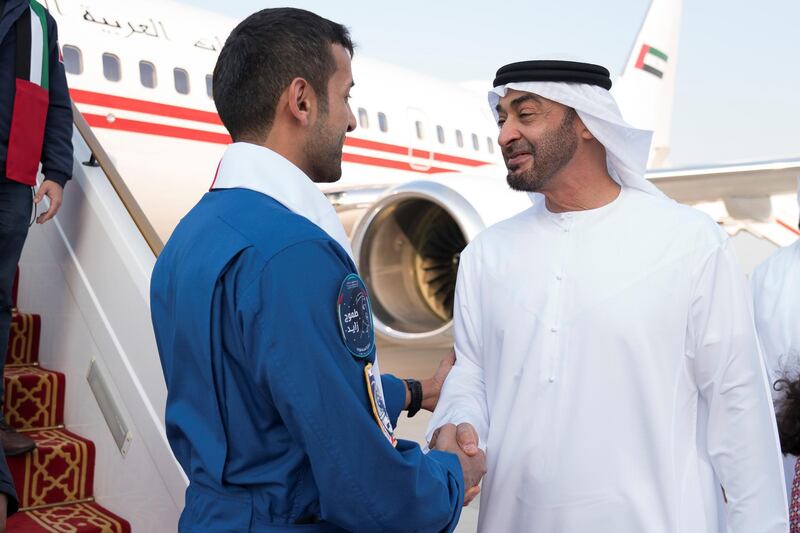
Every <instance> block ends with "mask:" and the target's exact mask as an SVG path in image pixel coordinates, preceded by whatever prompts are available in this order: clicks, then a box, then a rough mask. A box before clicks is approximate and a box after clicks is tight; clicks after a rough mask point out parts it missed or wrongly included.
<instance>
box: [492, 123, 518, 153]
mask: <svg viewBox="0 0 800 533" xmlns="http://www.w3.org/2000/svg"><path fill="white" fill-rule="evenodd" d="M519 137H520V133H519V129H517V128H516V127H515V126H514V125H513V124H512V123H511V121H510V120H506V121H505V122H503V125H502V126H501V127H500V133H499V134H498V135H497V144H499V145H500V147H501V148H504V147H506V146H508V145H509V144H511V143H513V142H514V141H516V140H517V139H519Z"/></svg>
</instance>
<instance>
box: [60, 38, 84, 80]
mask: <svg viewBox="0 0 800 533" xmlns="http://www.w3.org/2000/svg"><path fill="white" fill-rule="evenodd" d="M61 55H63V56H64V70H66V71H67V73H68V74H83V57H81V49H80V48H78V47H77V46H71V45H68V44H65V45H64V46H63V47H62V48H61Z"/></svg>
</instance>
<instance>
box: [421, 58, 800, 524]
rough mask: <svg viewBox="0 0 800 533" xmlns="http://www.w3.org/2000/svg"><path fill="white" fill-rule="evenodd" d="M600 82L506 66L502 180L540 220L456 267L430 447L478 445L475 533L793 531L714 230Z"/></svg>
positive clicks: (751, 353)
mask: <svg viewBox="0 0 800 533" xmlns="http://www.w3.org/2000/svg"><path fill="white" fill-rule="evenodd" d="M610 87H611V80H610V78H609V75H608V71H607V70H606V69H604V68H602V67H598V66H596V65H587V64H583V63H574V62H564V61H532V62H523V63H515V64H511V65H508V66H506V67H503V68H501V69H500V70H499V71H498V73H497V78H496V79H495V81H494V89H493V90H492V91H491V92H490V93H489V102H490V105H491V107H492V110H493V111H494V113H495V116H496V118H497V120H498V124H499V126H500V134H499V138H498V142H499V144H500V146H501V148H502V151H503V156H504V158H505V160H506V166H507V167H508V182H509V184H510V185H511V187H512V188H514V189H519V190H523V191H528V192H529V193H531V198H532V200H533V206H532V207H531V208H529V209H528V210H526V211H524V212H522V213H520V214H518V215H516V216H514V217H512V218H510V219H508V220H506V221H504V222H501V223H499V224H497V225H495V226H493V227H491V228H489V229H487V230H486V231H484V232H483V233H482V234H480V235H479V236H478V237H477V238H476V239H475V240H474V241H473V242H472V243H470V245H469V246H468V247H467V248H466V249H465V250H464V252H463V254H462V255H461V264H460V267H459V272H458V282H457V287H456V301H455V347H456V357H457V359H456V364H455V367H454V368H453V370H452V372H451V373H450V375H449V377H448V378H447V381H446V382H445V385H444V388H443V390H442V395H441V397H440V399H439V405H438V407H437V409H436V412H435V414H434V416H433V419H432V420H431V425H430V426H429V433H428V439H429V440H431V439H433V440H435V431H434V430H435V429H436V428H439V427H441V426H442V425H444V424H446V423H454V424H456V425H459V439H460V442H461V445H462V447H464V449H465V451H467V450H474V444H476V443H474V442H472V443H471V442H470V438H472V439H477V440H478V442H479V446H480V447H485V450H486V458H487V468H488V473H487V475H486V478H485V479H484V482H483V490H482V497H481V505H480V517H479V530H481V531H483V532H487V533H488V532H492V533H494V532H501V531H502V532H504V533H507V532H522V531H524V532H535V533H538V532H542V533H551V532H565V533H566V532H569V533H572V532H581V533H584V532H592V533H598V532H601V533H606V532H607V533H642V532H648V533H649V532H653V533H661V532H663V533H667V532H669V533H706V532H708V533H711V532H713V533H718V532H720V531H727V532H729V533H766V532H770V533H773V532H774V533H777V532H785V531H787V530H788V522H787V511H786V495H785V493H784V487H783V471H782V465H781V458H780V451H779V448H778V441H777V435H776V430H775V422H774V417H773V411H772V405H771V403H770V395H769V391H768V388H767V384H766V379H765V375H764V370H763V365H762V363H761V358H760V356H759V351H758V346H757V342H756V336H755V331H754V327H753V318H752V314H751V311H750V302H749V296H748V290H747V286H746V281H745V278H744V275H743V274H742V272H741V270H740V269H739V267H738V266H737V262H736V258H735V257H734V253H733V250H732V247H731V244H730V242H729V240H728V238H727V236H726V235H725V234H724V233H723V232H722V231H721V230H720V229H719V228H718V227H717V225H716V224H715V223H714V222H713V221H712V220H711V219H709V218H708V217H707V216H706V215H704V214H703V213H701V212H699V211H696V210H694V209H692V208H690V207H687V206H683V205H680V204H678V203H676V202H674V201H672V200H670V199H668V198H667V197H665V196H664V195H663V194H662V193H660V192H659V191H658V190H657V189H656V188H655V187H654V186H653V185H652V184H651V183H650V182H648V181H647V180H646V179H645V178H644V170H645V165H646V161H647V154H648V149H649V145H650V133H649V132H646V131H641V130H637V129H634V128H632V127H630V126H629V125H628V124H627V123H625V122H624V121H623V120H622V118H621V116H620V112H619V109H618V108H617V105H616V103H615V102H614V100H613V98H612V97H611V95H610V94H609V92H608V89H609V88H610ZM473 431H474V434H473ZM471 435H472V437H470V436H471ZM720 486H722V487H724V489H725V493H726V494H727V504H725V505H724V506H723V505H720V500H721V498H722V491H721V490H720ZM719 508H724V509H725V511H724V512H722V513H720V511H719V510H718V509H719Z"/></svg>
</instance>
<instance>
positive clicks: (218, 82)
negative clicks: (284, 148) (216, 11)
mask: <svg viewBox="0 0 800 533" xmlns="http://www.w3.org/2000/svg"><path fill="white" fill-rule="evenodd" d="M332 44H340V45H342V46H343V47H344V48H345V49H347V51H348V52H350V55H351V56H352V55H353V43H352V41H351V40H350V33H349V32H348V31H347V28H345V27H344V26H342V25H341V24H337V23H335V22H331V21H330V20H328V19H325V18H322V17H320V16H319V15H316V14H314V13H311V12H310V11H305V10H303V9H294V8H289V7H281V8H275V9H263V10H261V11H259V12H257V13H254V14H252V15H250V16H249V17H247V18H246V19H244V20H243V21H242V22H241V23H240V24H239V25H238V26H236V28H234V30H233V31H232V32H231V34H230V36H229V37H228V39H227V40H226V41H225V46H223V47H222V51H221V52H220V54H219V58H218V59H217V64H216V66H215V67H214V79H213V92H214V103H215V104H216V106H217V112H218V113H219V118H220V119H221V120H222V123H223V124H224V125H225V127H226V128H227V129H228V132H230V134H231V137H233V140H234V141H237V140H253V139H259V140H260V139H263V138H264V137H266V136H267V134H268V133H269V130H270V128H271V127H272V123H273V122H274V120H275V109H276V108H277V105H278V100H279V99H280V96H281V94H282V93H283V91H284V90H285V89H286V87H287V86H288V85H289V84H290V83H291V81H292V80H293V79H295V78H298V77H299V78H303V79H305V80H306V81H308V83H309V84H310V85H311V87H312V88H313V89H314V91H315V92H316V93H317V94H318V95H319V96H320V107H321V110H322V111H323V112H325V111H326V110H327V103H328V101H327V95H328V80H330V78H331V76H332V75H333V73H334V72H336V60H335V58H334V57H333V54H332V52H331V45H332Z"/></svg>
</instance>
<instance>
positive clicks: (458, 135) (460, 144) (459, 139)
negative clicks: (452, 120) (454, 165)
mask: <svg viewBox="0 0 800 533" xmlns="http://www.w3.org/2000/svg"><path fill="white" fill-rule="evenodd" d="M456 144H458V147H459V148H464V136H463V135H462V134H461V130H456Z"/></svg>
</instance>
